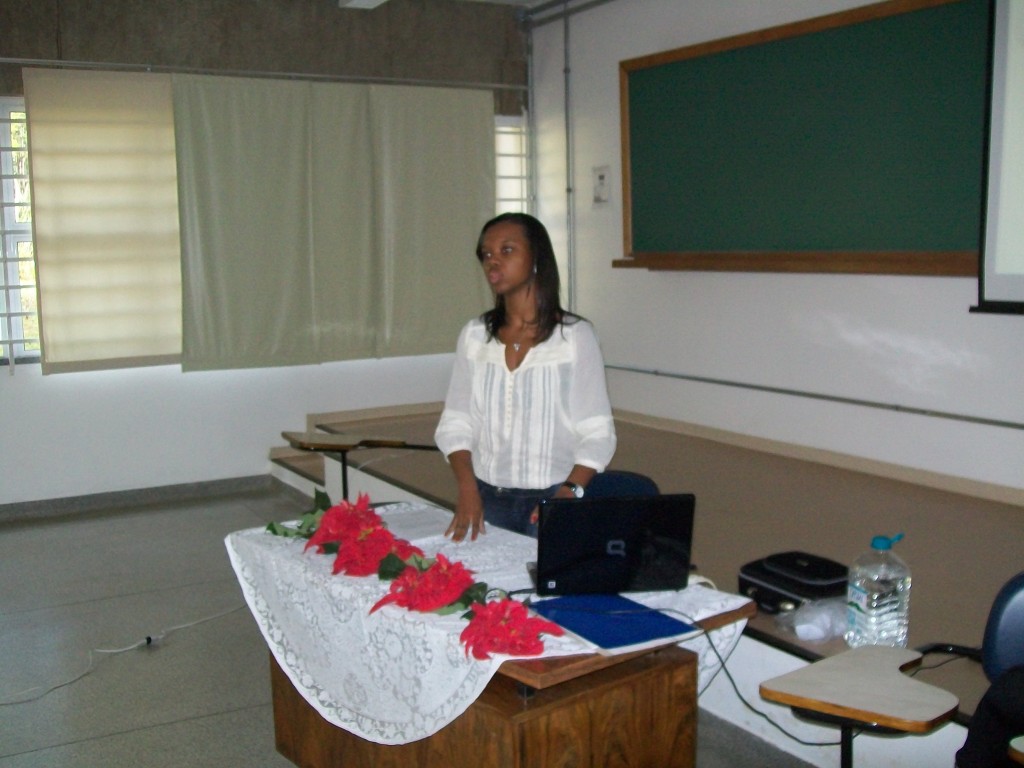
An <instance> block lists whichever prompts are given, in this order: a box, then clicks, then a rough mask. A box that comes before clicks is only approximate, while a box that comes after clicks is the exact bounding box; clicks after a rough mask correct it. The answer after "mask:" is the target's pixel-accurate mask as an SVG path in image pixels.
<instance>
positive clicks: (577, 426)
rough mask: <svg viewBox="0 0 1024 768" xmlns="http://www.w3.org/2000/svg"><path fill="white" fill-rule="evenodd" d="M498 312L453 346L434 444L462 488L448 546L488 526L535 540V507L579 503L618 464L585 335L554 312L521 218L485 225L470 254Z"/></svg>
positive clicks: (592, 338)
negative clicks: (555, 501)
mask: <svg viewBox="0 0 1024 768" xmlns="http://www.w3.org/2000/svg"><path fill="white" fill-rule="evenodd" d="M476 255H477V259H478V260H479V261H480V266H481V267H483V271H484V277H485V278H486V279H487V282H488V284H489V285H490V286H491V290H492V291H493V293H494V308H493V309H491V310H489V311H488V312H486V313H484V314H483V315H482V316H481V317H479V318H477V319H475V320H471V321H470V322H469V323H467V324H466V326H465V327H464V328H463V329H462V332H461V333H460V334H459V340H458V345H457V347H456V352H455V365H454V368H453V370H452V379H451V384H450V385H449V388H448V396H447V398H446V400H445V408H444V412H443V413H442V414H441V421H440V423H439V424H438V427H437V431H436V433H435V435H434V438H435V440H436V442H437V445H438V447H439V448H440V449H441V451H442V452H443V453H444V455H445V456H446V457H447V459H448V462H449V464H450V465H451V467H452V471H453V472H454V474H455V480H456V482H457V484H458V500H457V501H456V504H455V515H454V517H453V518H452V523H451V525H450V526H448V529H447V531H445V535H446V536H451V537H452V538H453V539H454V540H455V541H462V540H463V539H464V538H465V537H466V536H467V534H468V535H469V536H470V537H471V538H472V539H476V537H477V536H478V535H479V534H480V533H481V532H482V531H484V530H485V528H484V521H485V520H486V522H488V523H493V524H494V525H497V526H499V527H501V528H507V529H509V530H513V531H517V532H520V533H527V534H530V535H533V536H536V530H537V504H538V503H539V502H540V501H541V499H545V498H549V497H552V496H558V497H564V498H570V497H573V496H576V497H582V496H583V495H584V493H585V489H586V486H587V483H588V482H590V479H591V478H592V477H593V476H594V475H595V474H596V473H597V472H600V471H602V470H604V468H605V466H606V465H607V464H608V462H609V461H610V460H611V457H612V454H613V453H614V452H615V426H614V423H613V422H612V415H611V406H610V404H609V402H608V390H607V387H606V385H605V376H604V361H603V359H602V357H601V350H600V347H599V346H598V342H597V336H596V335H595V333H594V329H593V326H591V324H590V323H589V322H587V321H586V320H584V319H583V318H581V317H579V316H578V315H574V314H572V313H570V312H567V311H566V310H564V309H562V307H561V304H560V303H559V291H560V284H559V278H558V264H557V263H556V262H555V254H554V249H553V248H552V246H551V238H550V237H549V236H548V233H547V230H546V229H545V228H544V225H543V224H541V223H540V222H539V221H538V220H537V219H535V218H534V217H532V216H529V215H528V214H525V213H506V214H502V215H500V216H498V217H496V218H494V219H491V220H490V221H489V222H487V224H485V225H484V227H483V230H482V231H481V233H480V238H479V241H478V242H477V249H476Z"/></svg>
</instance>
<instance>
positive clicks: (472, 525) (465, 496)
mask: <svg viewBox="0 0 1024 768" xmlns="http://www.w3.org/2000/svg"><path fill="white" fill-rule="evenodd" d="M448 463H449V464H451V467H452V471H453V472H454V473H455V482H456V483H457V484H458V486H459V496H458V499H456V501H455V516H454V517H452V522H451V525H449V526H448V530H446V531H445V532H444V535H445V536H451V537H452V541H462V540H463V539H465V538H466V534H467V533H468V534H469V537H470V540H471V541H476V537H477V536H479V535H480V534H481V533H486V532H487V530H486V529H485V528H484V503H483V501H481V500H480V490H479V488H477V484H476V477H475V476H474V475H473V459H472V456H471V455H470V453H469V451H454V452H452V453H451V454H449V455H448Z"/></svg>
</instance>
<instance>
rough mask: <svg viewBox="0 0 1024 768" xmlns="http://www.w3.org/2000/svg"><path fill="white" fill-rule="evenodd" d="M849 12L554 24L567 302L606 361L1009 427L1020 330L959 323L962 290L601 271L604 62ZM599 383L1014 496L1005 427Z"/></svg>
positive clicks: (631, 396) (555, 170)
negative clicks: (570, 207) (595, 336)
mask: <svg viewBox="0 0 1024 768" xmlns="http://www.w3.org/2000/svg"><path fill="white" fill-rule="evenodd" d="M863 4H865V3H864V2H863V0H829V1H828V2H824V1H823V0H774V2H771V3H765V2H763V0H729V2H727V3H723V2H719V1H718V0H643V2H638V1H637V0H614V1H613V2H609V3H607V4H604V5H600V6H596V7H592V8H590V9H588V10H586V11H583V12H581V13H579V14H577V15H575V16H572V17H571V19H570V22H569V23H570V27H569V38H570V43H569V49H570V59H569V69H570V72H571V74H570V90H569V95H570V99H569V100H570V104H571V129H572V134H573V147H574V151H573V153H572V161H573V165H574V177H573V180H572V186H573V187H574V189H576V190H577V191H578V193H577V195H576V197H577V200H576V203H575V205H574V210H575V225H574V234H575V238H576V245H577V248H576V265H577V270H578V271H577V275H576V286H577V289H578V292H577V303H576V308H577V310H578V311H580V312H581V313H583V314H584V315H586V316H588V317H589V318H590V319H591V320H593V321H594V322H595V324H596V326H597V330H598V333H599V335H600V337H601V340H602V346H603V349H604V353H605V359H606V362H607V363H608V364H610V365H618V366H626V367H630V368H633V367H636V368H641V369H655V370H659V371H662V372H667V373H672V374H682V375H689V376H699V377H709V378H714V379H721V380H728V381H735V382H743V383H746V384H753V385H758V386H767V387H775V388H783V389H791V390H798V391H803V392H811V393H819V394H824V395H829V396H835V397H842V398H853V399H857V400H866V401H871V402H878V403H884V404H887V405H894V406H901V407H910V408H915V409H925V410H929V411H937V412H947V413H953V414H961V415H968V416H974V417H982V418H986V419H995V420H999V421H1007V422H1013V423H1017V424H1021V423H1024V389H1022V385H1021V382H1024V343H1022V342H1021V339H1022V338H1024V318H1022V317H1020V316H1005V315H1004V316H998V315H979V314H970V313H969V312H968V308H969V307H970V306H971V305H972V304H973V303H975V301H976V299H977V286H976V281H975V280H973V279H963V278H927V277H926V278H921V277H902V276H857V275H850V276H847V275H797V274H741V273H706V272H705V273H702V272H647V271H645V270H632V269H629V270H627V269H615V270H613V269H612V268H611V262H612V260H613V259H616V258H621V257H622V200H621V197H622V195H621V157H620V136H619V92H618V88H619V81H618V63H619V62H620V61H621V60H623V59H627V58H631V57H635V56H640V55H644V54H649V53H655V52H658V51H663V50H668V49H671V48H676V47H680V46H684V45H689V44H692V43H696V42H701V41H705V40H712V39H716V38H720V37H725V36H728V35H734V34H741V33H744V32H749V31H752V30H756V29H760V28H764V27H769V26H775V25H778V24H783V23H788V22H791V21H796V20H799V19H802V18H807V17H810V16H816V15H821V14H824V13H829V12H833V11H837V10H843V9H846V8H850V7H853V6H857V5H863ZM564 35H565V28H564V26H563V23H562V22H560V21H559V22H552V23H549V24H546V25H544V26H541V27H539V28H538V29H537V30H535V31H534V52H535V63H534V80H535V99H534V109H535V118H536V123H537V127H538V144H537V147H538V153H539V164H540V171H541V172H540V176H539V199H540V204H539V214H540V216H541V218H542V219H543V220H544V221H545V222H546V223H547V224H548V225H549V227H550V228H551V230H552V234H553V236H554V238H555V241H556V247H559V246H562V249H563V250H564V244H565V242H566V232H567V228H566V222H567V202H566V194H565V189H566V186H567V184H566V170H565V169H566V160H565V157H566V149H565V148H566V139H565V110H564V104H565V89H564V86H565V75H564V71H563V70H564V69H565V60H564V46H563V41H564ZM604 165H607V166H609V167H610V168H611V172H612V173H611V175H612V184H611V189H612V200H611V202H610V203H608V204H606V205H602V206H595V205H594V204H593V203H592V202H591V200H590V194H589V193H590V190H591V169H592V168H593V167H595V166H604ZM608 378H609V385H610V388H611V395H612V402H613V404H614V405H615V407H617V408H621V409H625V410H632V411H639V412H641V413H646V414H650V415H654V416H661V417H666V418H673V419H678V420H681V421H685V422H691V423H695V424H699V425H702V426H708V427H713V428H717V429H724V430H729V431H733V432H738V433H740V434H743V435H750V436H755V437H760V438H767V439H772V440H779V441H783V442H786V443H791V444H795V445H800V446H807V447H811V448H817V449H823V450H829V451H836V452H839V453H845V454H849V455H852V456H855V457H859V458H864V459H869V460H877V461H883V462H887V463H892V464H896V465H899V466H903V467H911V468H915V469H921V470H926V471H931V472H937V473H941V474H943V475H950V476H953V477H958V478H967V479H969V480H973V481H981V482H986V483H993V484H997V485H1002V486H1009V487H1011V488H1012V489H1017V490H1020V489H1024V430H1021V429H1007V428H1004V427H997V426H985V425H977V424H973V423H967V422H963V421H957V420H950V419H945V418H938V417H934V416H922V415H912V414H905V413H898V412H895V411H892V410H879V409H875V408H868V407H864V406H858V405H848V404H839V403H834V402H827V401H821V400H812V399H806V398H801V397H793V396H790V395H780V394H771V393H762V392H754V391H751V390H748V389H742V388H734V387H726V386H721V385H715V384H704V383H693V382H687V381H682V380H679V379H672V378H667V377H654V376H650V375H643V374H638V373H632V372H624V371H615V370H613V371H611V372H610V373H609V377H608ZM1013 493H1014V492H1013V491H1011V494H1013ZM1020 498H1021V499H1022V500H1024V496H1021V497H1020Z"/></svg>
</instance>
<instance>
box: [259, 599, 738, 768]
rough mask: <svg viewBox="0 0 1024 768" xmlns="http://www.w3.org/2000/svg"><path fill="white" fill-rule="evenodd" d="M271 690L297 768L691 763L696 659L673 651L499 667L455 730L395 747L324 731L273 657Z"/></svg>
mask: <svg viewBox="0 0 1024 768" xmlns="http://www.w3.org/2000/svg"><path fill="white" fill-rule="evenodd" d="M755 610H756V608H755V607H754V605H753V603H749V604H747V605H745V606H743V607H741V608H738V609H736V610H733V611H729V612H727V613H724V614H719V615H717V616H713V617H710V618H708V619H706V620H704V621H701V622H699V623H700V624H701V626H702V627H704V628H705V629H707V630H710V629H715V628H717V627H721V626H724V625H726V624H729V623H732V622H735V621H740V620H743V619H746V618H749V617H750V616H751V615H753V613H754V611H755ZM271 686H272V691H273V702H274V731H275V736H276V742H277V749H278V751H279V752H280V753H281V754H282V755H284V756H285V757H287V758H288V759H289V760H291V761H292V762H294V763H295V764H296V765H300V766H303V767H304V768H328V766H345V768H362V767H364V766H365V767H366V768H371V767H372V768H392V767H393V768H409V767H410V766H418V767H419V768H460V767H463V766H464V767H465V768H486V767H488V766H493V768H527V767H530V768H546V766H555V765H557V766H561V767H563V768H573V767H575V766H580V767H583V766H587V767H588V768H600V766H604V765H610V764H614V765H617V766H624V767H626V766H636V767H637V768H639V767H641V766H644V767H649V768H690V767H691V766H693V765H694V762H695V760H696V748H697V747H696V744H697V742H696V719H697V671H696V657H695V656H694V654H693V653H691V652H689V651H686V650H683V649H682V648H679V647H678V646H674V645H670V646H668V647H665V648H661V649H658V650H655V651H643V652H639V653H635V654H624V655H621V656H615V657H606V656H598V655H596V654H588V655H582V656H569V657H559V658H549V659H535V660H517V661H508V662H505V664H503V665H502V666H501V668H500V669H499V671H498V674H497V675H495V677H494V678H493V679H492V680H491V682H490V683H489V684H488V686H487V688H486V689H485V690H484V692H483V694H482V695H481V696H480V697H479V698H478V699H477V700H476V701H475V702H474V703H473V704H472V705H471V706H470V707H469V709H467V710H466V712H464V713H463V714H462V715H461V716H460V717H458V718H457V719H456V720H455V721H453V722H452V723H450V724H449V725H448V726H447V727H445V728H442V729H441V730H440V731H438V732H437V733H436V734H434V735H433V736H431V737H429V738H426V739H422V740H420V741H415V742H412V743H409V744H402V745H397V746H383V745H380V744H375V743H373V742H370V741H367V740H365V739H362V738H360V737H358V736H355V735H353V734H351V733H349V732H348V731H346V730H344V729H342V728H339V727H337V726H335V725H332V724H331V723H328V722H327V721H326V720H324V719H323V718H322V717H320V715H319V714H318V713H317V712H316V711H315V710H314V709H313V708H312V707H311V706H310V705H309V704H308V703H307V702H306V700H305V699H304V698H302V696H301V695H300V694H299V693H298V692H297V691H296V690H295V688H294V687H293V686H292V684H291V681H289V680H288V678H287V676H286V675H285V674H284V673H283V672H282V671H281V669H280V667H278V665H277V663H276V661H275V660H274V658H273V656H271Z"/></svg>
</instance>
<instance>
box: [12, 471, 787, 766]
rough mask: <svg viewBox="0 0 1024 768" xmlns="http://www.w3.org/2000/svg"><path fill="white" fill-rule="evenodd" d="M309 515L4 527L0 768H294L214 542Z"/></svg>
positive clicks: (769, 759) (281, 507) (178, 506)
mask: <svg viewBox="0 0 1024 768" xmlns="http://www.w3.org/2000/svg"><path fill="white" fill-rule="evenodd" d="M307 507H308V501H307V499H305V498H304V497H303V496H301V495H299V494H297V493H295V492H293V491H291V490H289V489H286V488H284V487H283V486H280V485H278V484H276V483H274V484H271V485H269V486H268V487H267V489H266V490H258V491H248V492H238V493H233V494H231V495H227V496H218V497H215V498H209V499H203V500H198V501H196V500H193V501H185V502H181V503H166V502H164V503H160V504H157V505H151V506H146V505H144V504H140V505H139V506H137V507H133V508H130V509H119V510H117V511H110V512H105V513H96V512H92V513H88V514H84V515H79V516H68V517H63V518H59V519H50V520H35V521H30V522H23V523H19V522H11V523H3V524H0V580H2V583H3V585H4V587H3V590H2V592H0V768H44V767H45V768H54V767H55V766H60V767H62V768H63V767H65V766H66V767H67V768H116V767H117V766H132V767H133V768H135V767H136V766H143V767H144V768H164V766H167V768H170V766H175V768H180V767H181V766H221V767H223V766H245V767H246V768H261V767H264V766H266V767H267V768H288V766H290V765H291V763H290V762H288V761H287V760H285V759H284V758H283V757H281V756H280V755H278V754H277V752H276V751H275V750H274V738H273V720H272V715H271V705H270V687H269V680H268V671H267V651H266V645H265V644H264V642H263V639H262V637H261V636H260V634H259V631H258V630H257V628H256V625H255V623H254V622H253V620H252V618H251V617H250V615H249V612H248V609H247V608H246V607H245V606H244V603H243V600H242V597H241V593H240V590H239V588H238V584H237V582H236V581H235V577H234V573H233V571H232V570H231V566H230V563H229V562H228V558H227V555H226V552H225V549H224V545H223V539H224V536H225V535H226V534H228V533H229V532H231V531H234V530H238V529H241V528H249V527H253V526H259V525H263V524H265V523H267V522H268V521H270V520H288V519H294V518H295V517H297V516H298V515H299V514H300V513H301V512H302V511H304V510H305V509H306V508H307ZM161 635H163V637H162V639H159V638H160V636H161ZM147 636H149V637H154V638H158V640H157V642H156V643H155V644H153V645H150V646H143V647H141V648H131V649H130V650H127V651H125V652H122V653H113V654H111V653H99V652H97V650H103V649H105V650H118V649H124V648H129V647H131V646H134V645H136V644H138V643H140V642H144V640H145V638H146V637H147ZM90 664H91V665H92V666H91V671H88V673H87V674H84V676H82V675H83V673H84V672H86V671H87V670H90ZM71 681H73V682H71ZM56 686H60V687H56ZM50 688H54V690H51V691H50V692H48V693H45V694H44V695H41V694H43V693H44V691H46V690H48V689H50ZM698 741H699V754H698V765H699V766H700V767H701V768H718V767H719V766H723V767H724V766H745V765H751V766H753V765H756V766H779V767H780V768H781V767H782V766H802V765H804V764H803V763H800V762H799V761H795V760H793V759H792V758H789V757H788V756H785V755H783V754H781V753H776V752H774V751H773V750H771V749H770V748H768V747H767V745H765V744H764V743H763V742H761V741H759V740H757V739H753V738H750V737H748V736H746V735H745V734H743V732H742V731H737V730H736V729H734V728H732V727H730V726H728V725H726V724H725V723H722V722H721V721H718V720H716V719H715V718H712V717H711V716H710V715H707V714H706V713H703V712H702V713H701V715H700V727H699V738H698ZM773 761H774V762H773ZM411 768H412V767H411Z"/></svg>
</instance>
